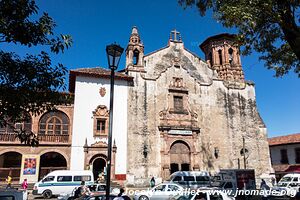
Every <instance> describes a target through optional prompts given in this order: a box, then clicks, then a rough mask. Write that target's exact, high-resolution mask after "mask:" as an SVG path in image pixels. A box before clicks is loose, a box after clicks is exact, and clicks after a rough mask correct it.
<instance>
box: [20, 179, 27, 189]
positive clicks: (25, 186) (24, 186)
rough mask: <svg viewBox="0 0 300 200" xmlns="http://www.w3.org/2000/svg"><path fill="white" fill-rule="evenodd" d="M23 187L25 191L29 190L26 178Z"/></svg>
mask: <svg viewBox="0 0 300 200" xmlns="http://www.w3.org/2000/svg"><path fill="white" fill-rule="evenodd" d="M21 186H22V189H23V190H27V188H28V182H27V179H26V178H25V179H24V181H23V183H22V185H21Z"/></svg>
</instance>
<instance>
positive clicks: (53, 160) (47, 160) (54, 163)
mask: <svg viewBox="0 0 300 200" xmlns="http://www.w3.org/2000/svg"><path fill="white" fill-rule="evenodd" d="M65 169H67V161H66V159H65V157H64V156H63V155H61V154H60V153H57V152H47V153H45V154H43V155H42V156H41V160H40V173H39V180H40V179H42V178H43V177H44V176H46V175H47V174H48V173H49V172H52V171H54V170H65Z"/></svg>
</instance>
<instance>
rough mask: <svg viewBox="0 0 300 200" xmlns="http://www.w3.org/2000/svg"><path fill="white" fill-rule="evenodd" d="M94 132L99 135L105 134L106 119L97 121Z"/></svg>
mask: <svg viewBox="0 0 300 200" xmlns="http://www.w3.org/2000/svg"><path fill="white" fill-rule="evenodd" d="M96 131H97V133H99V134H105V133H106V119H97V127H96Z"/></svg>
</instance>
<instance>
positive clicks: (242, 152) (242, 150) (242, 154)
mask: <svg viewBox="0 0 300 200" xmlns="http://www.w3.org/2000/svg"><path fill="white" fill-rule="evenodd" d="M244 153H245V154H246V155H247V154H248V153H249V151H248V149H245V152H244V149H241V151H240V154H241V156H244Z"/></svg>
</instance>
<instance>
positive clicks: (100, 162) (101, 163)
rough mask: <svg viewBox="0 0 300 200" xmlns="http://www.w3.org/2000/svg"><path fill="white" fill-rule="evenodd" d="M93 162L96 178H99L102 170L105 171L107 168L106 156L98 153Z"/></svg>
mask: <svg viewBox="0 0 300 200" xmlns="http://www.w3.org/2000/svg"><path fill="white" fill-rule="evenodd" d="M92 164H93V174H94V178H95V180H97V178H98V176H99V174H100V173H101V172H104V170H105V168H106V159H105V158H104V157H102V156H99V155H98V156H97V157H95V158H94V160H93V161H92ZM104 173H105V172H104Z"/></svg>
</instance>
